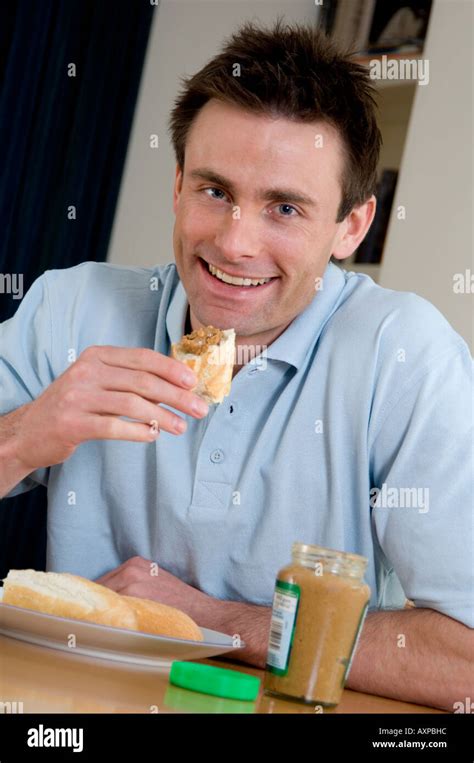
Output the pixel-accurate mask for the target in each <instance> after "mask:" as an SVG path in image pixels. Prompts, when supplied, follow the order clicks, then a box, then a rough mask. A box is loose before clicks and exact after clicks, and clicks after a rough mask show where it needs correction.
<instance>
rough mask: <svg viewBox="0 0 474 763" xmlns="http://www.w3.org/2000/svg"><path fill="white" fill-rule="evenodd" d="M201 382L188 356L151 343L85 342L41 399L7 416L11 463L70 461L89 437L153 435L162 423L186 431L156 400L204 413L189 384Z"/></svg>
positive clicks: (143, 438) (34, 465)
mask: <svg viewBox="0 0 474 763" xmlns="http://www.w3.org/2000/svg"><path fill="white" fill-rule="evenodd" d="M196 384H197V378H196V376H195V374H194V373H192V371H190V369H188V368H187V366H186V365H185V364H184V363H182V362H181V361H179V360H175V359H174V358H168V357H167V356H166V355H163V354H162V353H159V352H155V351H154V350H149V349H146V348H128V347H112V346H108V345H102V346H91V347H87V349H85V350H84V351H83V352H82V353H81V355H80V356H79V358H78V359H77V360H76V362H75V363H73V364H72V365H71V366H70V367H69V368H68V369H67V370H66V371H65V372H64V373H63V374H61V376H59V377H58V378H57V379H56V380H55V381H54V382H52V384H50V385H49V386H48V387H47V388H46V389H45V390H44V392H43V393H42V394H41V395H40V396H39V397H38V398H37V399H36V400H34V401H33V402H31V403H27V404H26V405H24V406H22V407H21V408H19V409H18V410H16V411H13V412H12V413H11V414H7V416H6V417H4V418H9V417H11V426H10V427H9V429H8V431H10V432H11V437H13V438H14V442H15V449H14V452H13V453H12V455H11V458H12V462H13V460H14V459H21V463H22V466H23V471H24V472H25V473H26V474H29V473H31V472H32V471H34V470H35V469H39V468H41V467H47V466H52V465H53V464H58V463H61V462H62V461H65V460H66V459H67V458H69V457H70V456H71V455H72V454H73V453H74V451H75V449H76V448H77V446H78V445H80V443H82V442H86V441H87V440H131V441H134V442H153V441H154V440H156V438H157V436H158V434H159V432H160V429H164V430H166V431H167V432H170V433H171V434H182V433H183V432H184V431H185V430H186V422H185V420H184V419H183V418H182V417H181V416H177V415H176V414H175V413H173V412H172V411H169V410H167V409H166V408H163V407H162V406H161V405H159V403H165V404H166V405H168V406H170V407H172V408H176V409H177V410H180V411H183V413H187V414H189V415H191V416H194V417H195V418H202V416H205V415H206V414H207V413H208V411H209V407H208V405H207V403H205V402H204V401H203V400H201V399H200V398H199V397H198V396H197V395H195V394H194V393H193V392H192V391H191V389H190V388H193V387H194V386H195V385H196ZM120 416H126V417H127V418H130V419H133V420H134V421H123V420H122V419H121V418H119V417H120Z"/></svg>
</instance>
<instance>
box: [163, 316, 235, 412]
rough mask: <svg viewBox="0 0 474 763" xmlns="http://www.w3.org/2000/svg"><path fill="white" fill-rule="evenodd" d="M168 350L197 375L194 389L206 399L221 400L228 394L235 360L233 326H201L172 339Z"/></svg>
mask: <svg viewBox="0 0 474 763" xmlns="http://www.w3.org/2000/svg"><path fill="white" fill-rule="evenodd" d="M171 354H172V356H173V358H175V359H176V360H181V361H182V362H183V363H186V365H187V366H189V368H191V369H192V370H193V371H194V373H195V374H196V376H197V377H198V384H197V386H196V387H194V388H193V392H195V394H196V395H199V396H200V397H202V398H203V400H205V401H206V403H222V401H223V399H224V397H226V396H227V395H229V394H230V387H231V383H232V371H233V368H234V362H235V331H234V329H226V330H222V329H216V328H215V327H214V326H204V327H203V328H200V329H196V330H195V331H192V332H191V333H190V334H185V335H184V336H183V337H182V339H181V340H180V341H179V342H178V343H174V342H173V343H172V345H171Z"/></svg>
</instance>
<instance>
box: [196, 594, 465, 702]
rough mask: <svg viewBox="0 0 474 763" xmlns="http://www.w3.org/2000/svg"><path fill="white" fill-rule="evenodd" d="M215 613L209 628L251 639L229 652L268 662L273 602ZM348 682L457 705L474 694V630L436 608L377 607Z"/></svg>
mask: <svg viewBox="0 0 474 763" xmlns="http://www.w3.org/2000/svg"><path fill="white" fill-rule="evenodd" d="M215 601H217V600H215ZM210 618H211V619H210V620H209V621H208V623H206V624H207V626H208V627H209V628H213V629H215V630H220V631H221V632H224V633H228V634H229V635H233V636H234V635H238V636H240V638H241V639H242V641H244V642H245V643H246V645H247V646H246V648H245V649H244V650H242V651H241V652H239V653H238V657H237V654H235V655H232V658H231V657H230V656H227V655H224V657H226V658H227V659H238V660H239V661H243V662H246V663H248V664H250V665H255V666H256V667H259V668H264V667H265V664H266V657H267V649H268V634H269V630H270V620H271V608H270V607H259V606H255V605H253V604H242V603H240V602H233V601H225V602H222V601H219V602H218V605H217V606H216V607H215V608H214V609H213V608H211V610H210ZM346 686H347V688H349V689H354V690H355V691H360V692H365V693H367V694H377V695H379V696H383V697H390V698H392V699H399V700H402V701H404V702H414V703H418V704H423V705H428V706H430V707H438V708H442V709H445V710H451V711H453V705H454V703H455V702H464V701H465V699H466V697H472V696H474V630H472V629H470V628H468V627H467V626H465V625H463V624H462V623H459V622H458V621H456V620H453V619H451V618H450V617H447V616H445V615H442V614H440V613H439V612H435V611H434V610H431V609H404V610H393V611H380V612H371V613H369V614H368V615H367V617H366V620H365V623H364V628H363V630H362V633H361V636H360V639H359V644H358V648H357V651H356V654H355V656H354V660H353V663H352V667H351V671H350V673H349V677H348V680H347V683H346Z"/></svg>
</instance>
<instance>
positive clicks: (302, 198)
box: [189, 167, 317, 207]
mask: <svg viewBox="0 0 474 763" xmlns="http://www.w3.org/2000/svg"><path fill="white" fill-rule="evenodd" d="M189 175H190V177H191V178H193V179H195V180H207V182H209V183H212V184H213V185H222V186H224V187H225V188H228V190H229V191H230V192H231V193H235V190H236V189H235V186H234V184H233V183H232V182H231V181H230V180H227V178H225V177H224V176H223V175H220V174H219V173H218V172H214V171H213V170H210V169H207V168H205V167H203V168H200V169H196V170H192V171H191V172H190V173H189ZM258 197H259V198H260V199H261V200H262V201H279V202H282V201H286V202H293V203H294V204H306V205H307V206H308V207H316V206H317V203H316V201H315V200H314V199H312V198H311V197H310V196H307V195H306V194H304V193H301V191H296V190H295V189H294V188H277V187H273V188H266V189H264V190H262V191H260V192H259V194H258Z"/></svg>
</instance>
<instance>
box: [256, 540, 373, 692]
mask: <svg viewBox="0 0 474 763" xmlns="http://www.w3.org/2000/svg"><path fill="white" fill-rule="evenodd" d="M366 567H367V559H366V558H365V557H363V556H359V555H358V554H349V553H346V552H344V551H335V550H333V549H329V548H323V547H322V546H313V545H307V544H305V543H293V546H292V562H291V564H289V565H287V566H286V567H283V568H282V569H281V570H280V571H279V572H278V575H277V579H276V584H275V593H274V597H273V609H272V619H271V626H270V636H269V644H268V655H267V665H266V670H265V679H264V690H265V693H266V694H270V695H274V696H281V697H284V698H290V699H296V700H299V701H301V702H305V703H308V704H317V705H322V706H323V707H334V706H335V705H337V703H338V702H339V700H340V699H341V695H342V691H343V688H344V683H345V681H346V679H347V676H348V674H349V669H350V666H351V662H352V658H353V656H354V652H355V649H356V646H357V640H358V637H359V634H360V632H361V629H362V625H363V622H364V618H365V615H366V612H367V608H368V605H369V599H370V588H369V586H368V585H367V584H366V583H365V582H364V579H363V576H364V572H365V569H366Z"/></svg>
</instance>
